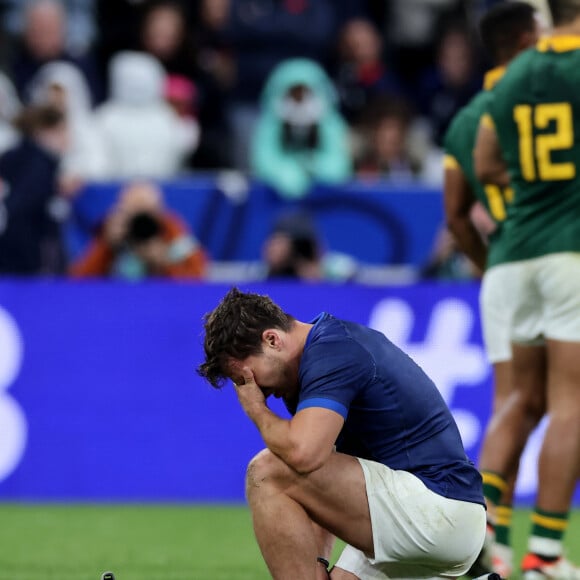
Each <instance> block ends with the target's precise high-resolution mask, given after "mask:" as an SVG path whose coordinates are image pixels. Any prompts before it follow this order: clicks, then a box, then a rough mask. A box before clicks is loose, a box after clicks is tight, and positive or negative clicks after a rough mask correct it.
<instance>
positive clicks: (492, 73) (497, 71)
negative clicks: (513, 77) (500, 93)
mask: <svg viewBox="0 0 580 580" xmlns="http://www.w3.org/2000/svg"><path fill="white" fill-rule="evenodd" d="M505 69H506V67H505V66H496V67H495V68H492V69H491V70H488V71H487V72H486V73H485V76H484V77H483V88H484V90H486V91H491V89H493V87H495V85H497V83H498V82H499V79H501V77H503V75H504V74H505Z"/></svg>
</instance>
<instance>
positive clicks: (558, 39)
mask: <svg viewBox="0 0 580 580" xmlns="http://www.w3.org/2000/svg"><path fill="white" fill-rule="evenodd" d="M536 48H537V49H538V50H539V51H540V52H548V51H549V50H551V51H553V52H570V51H571V50H579V49H580V36H572V35H570V36H546V37H544V38H540V40H539V41H538V44H537V45H536Z"/></svg>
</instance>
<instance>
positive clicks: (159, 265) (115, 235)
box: [70, 182, 207, 280]
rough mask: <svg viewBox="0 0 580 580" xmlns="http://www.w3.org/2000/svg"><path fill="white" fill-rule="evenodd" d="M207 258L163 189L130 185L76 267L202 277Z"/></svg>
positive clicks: (78, 272) (83, 271) (96, 272)
mask: <svg viewBox="0 0 580 580" xmlns="http://www.w3.org/2000/svg"><path fill="white" fill-rule="evenodd" d="M206 265H207V256H206V253H205V251H204V249H203V248H202V247H201V246H200V244H199V242H198V241H197V240H196V238H195V236H194V235H193V234H192V233H191V232H190V231H188V228H187V227H186V225H185V224H184V223H183V221H182V220H181V218H179V217H178V216H177V215H174V214H173V213H171V212H170V211H169V210H167V209H166V208H165V207H164V203H163V194H162V192H161V190H160V189H159V188H158V187H157V186H155V185H153V184H152V183H147V182H133V183H129V185H127V186H126V187H125V189H124V190H123V191H122V192H121V194H120V197H119V201H118V202H117V204H116V205H115V206H114V207H113V208H112V210H111V211H110V213H109V214H108V215H107V217H106V219H105V220H104V223H103V224H102V226H101V227H100V229H99V231H98V233H97V235H96V237H95V239H94V240H93V242H92V244H91V245H90V247H89V248H88V249H87V251H86V253H85V254H84V255H83V256H81V257H80V258H79V259H78V260H77V261H75V263H73V264H72V266H71V268H70V274H71V276H73V277H75V278H87V277H110V278H121V279H125V280H142V279H144V278H148V277H162V278H171V279H177V278H202V277H203V276H204V275H205V272H206Z"/></svg>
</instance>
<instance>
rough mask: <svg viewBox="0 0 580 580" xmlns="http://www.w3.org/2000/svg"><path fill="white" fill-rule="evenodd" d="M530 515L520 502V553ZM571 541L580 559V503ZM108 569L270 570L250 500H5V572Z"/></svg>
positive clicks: (74, 573) (26, 578) (80, 578)
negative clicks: (262, 553) (224, 503)
mask: <svg viewBox="0 0 580 580" xmlns="http://www.w3.org/2000/svg"><path fill="white" fill-rule="evenodd" d="M528 517H529V512H528V511H526V510H517V512H516V516H515V523H514V530H515V531H514V535H515V548H516V551H517V553H518V555H521V553H522V552H523V550H524V545H525V534H526V532H527V530H528V526H529V524H528ZM566 546H567V550H568V554H569V555H570V556H574V555H576V559H577V560H580V511H576V512H574V513H573V515H572V518H571V522H570V528H569V531H568V534H567V539H566ZM339 547H340V546H338V547H337V550H335V555H334V557H335V558H336V553H337V552H338V548H339ZM574 547H575V548H576V549H574ZM106 570H112V571H113V572H114V573H115V575H116V579H117V580H267V579H268V578H269V575H268V572H267V569H266V567H265V565H264V564H263V562H262V560H261V557H260V553H259V551H258V547H257V545H256V542H255V540H254V536H253V532H252V526H251V520H250V515H249V512H248V510H247V508H246V507H244V506H200V505H155V504H154V505H149V504H143V505H138V504H132V505H94V504H91V505H67V504H51V505H44V504H14V503H5V504H0V580H100V576H101V573H102V572H104V571H106Z"/></svg>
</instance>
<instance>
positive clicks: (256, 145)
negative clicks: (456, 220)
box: [0, 0, 493, 275]
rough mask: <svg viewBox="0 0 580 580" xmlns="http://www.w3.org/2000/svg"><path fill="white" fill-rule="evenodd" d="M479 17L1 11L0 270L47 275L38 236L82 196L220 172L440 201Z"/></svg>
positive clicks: (424, 8)
mask: <svg viewBox="0 0 580 580" xmlns="http://www.w3.org/2000/svg"><path fill="white" fill-rule="evenodd" d="M492 3H493V1H492V0H488V1H487V2H486V1H485V0H389V1H384V0H367V1H364V0H341V1H340V2H333V1H332V0H197V1H195V2H187V1H186V0H62V1H57V0H30V1H22V0H3V1H2V2H0V10H1V12H0V23H1V36H0V55H1V56H0V67H1V70H2V71H3V72H1V73H0V155H2V157H0V179H1V180H2V186H3V187H2V190H1V191H0V210H1V211H0V271H22V272H23V273H25V272H33V271H34V272H36V271H42V270H43V268H44V269H48V270H53V269H54V268H55V266H54V264H58V263H60V262H62V259H63V258H62V257H59V252H58V251H55V250H54V248H53V249H47V248H52V247H53V246H54V243H52V242H51V241H50V239H51V236H50V235H48V237H47V234H46V232H49V233H50V232H51V231H52V230H53V229H54V228H53V227H52V225H51V224H53V223H55V222H58V221H59V220H62V219H63V216H64V217H66V212H67V202H68V201H70V200H71V199H72V198H74V196H75V195H76V193H77V192H79V191H81V190H82V188H83V186H84V184H86V183H87V182H94V181H101V180H125V181H133V182H135V183H137V185H139V182H141V181H143V180H147V179H149V180H163V179H171V178H175V177H176V176H179V175H183V174H186V173H189V172H199V171H213V170H218V169H233V170H238V171H240V172H244V173H248V174H250V175H252V176H253V177H255V178H256V179H259V180H261V181H262V182H264V183H266V184H268V185H269V186H271V187H272V188H273V189H274V190H275V191H276V193H277V194H279V195H281V196H283V197H285V198H288V199H300V198H301V197H303V196H305V195H307V194H308V191H309V190H310V188H311V186H312V184H313V183H315V182H322V183H329V184H334V183H341V182H344V181H346V180H348V179H350V178H352V177H353V176H356V177H358V178H359V179H363V180H383V179H388V180H393V181H406V180H416V179H419V180H422V181H423V182H425V183H427V184H429V185H432V186H434V187H437V188H438V187H440V186H441V182H442V164H441V149H440V146H441V140H442V136H443V134H444V132H445V130H446V128H447V126H448V124H449V122H450V120H451V118H452V117H453V115H454V114H455V113H456V112H457V110H458V109H459V108H461V107H462V106H463V105H465V104H466V103H467V102H468V101H469V99H470V98H471V97H472V96H473V95H474V94H475V93H476V92H477V91H478V90H479V89H480V87H481V82H482V74H483V71H484V70H485V68H486V62H485V56H484V55H483V53H482V51H481V49H480V46H479V43H478V39H477V34H476V33H475V32H474V31H475V30H476V23H477V19H478V16H479V14H480V13H481V11H482V10H484V9H485V8H486V7H487V6H489V5H490V4H492ZM30 160H34V163H36V164H37V166H38V170H34V171H31V170H30V167H31V163H33V161H30ZM3 167H4V169H2V168H3ZM141 185H142V184H141ZM18 190H20V191H22V192H23V193H21V195H20V197H19V198H18V199H17V198H16V195H15V193H14V192H15V191H18ZM34 204H36V205H34ZM33 206H34V207H36V208H37V211H36V213H35V210H34V209H31V208H33ZM43 213H44V218H43V216H42V215H41V214H43ZM24 215H25V216H26V217H25V218H22V219H19V216H24ZM2 216H4V222H5V223H4V225H3V223H2V222H3V217H2ZM6 216H10V219H9V220H7V219H6ZM31 216H33V217H34V219H33V218H32V217H31ZM43 219H44V221H43ZM35 220H36V221H35ZM31 224H34V225H31ZM149 226H150V228H149V229H150V230H151V228H152V227H153V226H152V225H151V224H149ZM156 226H157V230H156V231H158V232H159V231H162V230H163V228H164V224H163V223H157V224H156ZM140 227H141V228H145V230H147V228H146V227H145V223H144V222H143V223H141V224H140ZM137 229H139V228H137ZM154 229H155V228H154ZM274 229H275V228H274ZM139 231H141V230H139ZM147 231H149V230H147ZM166 233H167V232H166ZM101 234H102V236H103V238H102V239H101V241H103V240H105V241H106V240H109V241H110V238H111V235H110V232H109V228H107V227H106V226H105V225H103V231H102V232H101V233H100V234H96V235H97V238H98V236H99V235H101ZM40 236H42V240H40V238H39V237H40ZM46 239H49V242H47V243H45V240H46ZM128 239H129V238H123V241H124V242H127V243H129V242H128V241H127V240H128ZM23 240H24V241H27V242H28V244H24V248H23V249H22V248H21V246H22V241H23ZM31 240H36V241H42V243H40V244H39V243H36V242H35V249H34V251H33V249H32V247H28V248H27V247H26V246H27V245H28V246H32V243H31ZM133 241H134V240H133ZM118 242H119V240H116V246H118V245H119V243H118ZM131 243H132V242H131ZM113 245H115V244H113ZM129 245H131V244H129ZM194 245H195V244H194ZM101 249H102V248H101ZM24 254H26V256H24ZM47 254H48V255H50V259H49V260H48V261H47V258H46V255H47ZM101 257H102V256H101ZM202 261H203V260H202ZM202 261H201V262H202ZM6 262H10V263H11V264H8V265H7V264H6ZM89 262H90V260H89ZM201 262H200V263H199V264H198V266H197V267H196V268H197V269H196V272H197V273H198V274H199V275H201V272H202V270H203V268H202V266H201V265H200V264H201ZM14 263H16V264H17V265H18V267H17V268H16V270H15V266H14ZM46 264H49V266H46ZM93 265H94V264H93ZM87 267H88V266H87V264H85V265H84V266H79V267H74V268H73V270H74V272H75V273H77V274H78V273H79V272H83V271H87ZM111 267H113V268H117V267H118V264H117V265H115V266H111ZM89 269H90V268H89Z"/></svg>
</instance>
